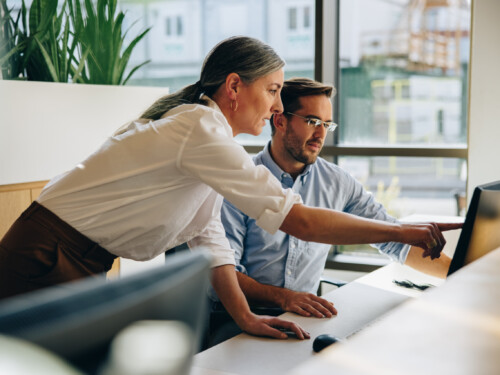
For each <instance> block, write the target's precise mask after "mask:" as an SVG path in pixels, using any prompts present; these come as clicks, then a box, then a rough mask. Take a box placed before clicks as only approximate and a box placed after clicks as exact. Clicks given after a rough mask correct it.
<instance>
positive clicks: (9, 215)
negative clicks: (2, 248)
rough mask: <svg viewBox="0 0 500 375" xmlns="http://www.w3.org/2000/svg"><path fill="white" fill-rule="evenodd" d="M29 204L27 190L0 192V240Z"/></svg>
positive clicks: (28, 191) (28, 192) (29, 198)
mask: <svg viewBox="0 0 500 375" xmlns="http://www.w3.org/2000/svg"><path fill="white" fill-rule="evenodd" d="M30 203H31V192H30V190H29V189H24V190H17V191H4V192H0V238H1V237H3V236H4V234H5V233H6V232H7V231H8V230H9V228H10V226H11V225H12V223H13V222H14V221H15V220H16V219H17V218H18V217H19V215H20V214H21V213H22V212H23V211H24V210H25V209H26V208H27V207H28V206H29V205H30Z"/></svg>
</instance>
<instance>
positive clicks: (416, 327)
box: [291, 249, 500, 375]
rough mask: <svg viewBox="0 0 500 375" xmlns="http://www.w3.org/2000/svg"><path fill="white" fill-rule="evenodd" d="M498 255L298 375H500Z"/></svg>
mask: <svg viewBox="0 0 500 375" xmlns="http://www.w3.org/2000/svg"><path fill="white" fill-rule="evenodd" d="M499 270H500V249H497V250H495V251H493V252H491V253H489V254H486V255H485V256H484V257H482V258H480V259H478V260H477V261H476V262H473V263H471V264H470V265H468V266H466V267H464V268H462V269H461V270H459V271H457V272H456V273H454V274H453V275H452V276H451V277H450V278H449V279H448V280H447V281H446V282H445V283H444V284H443V285H442V286H441V287H439V288H436V289H434V290H431V291H429V292H428V293H424V294H423V295H422V297H421V298H418V299H414V300H412V301H410V302H408V303H405V304H403V305H402V306H400V307H399V308H397V309H396V310H395V311H394V313H393V314H391V316H390V317H389V318H390V319H387V320H382V321H380V322H379V323H377V324H375V325H373V326H370V327H368V329H366V330H364V331H362V332H360V333H359V334H358V335H356V336H354V337H353V338H352V340H349V341H348V342H346V343H345V344H341V345H337V344H335V346H332V347H329V348H326V349H325V350H324V351H322V352H321V353H320V354H319V355H318V356H316V357H315V358H313V359H311V360H309V361H307V362H305V363H303V364H301V365H300V366H299V367H298V368H296V369H294V370H293V371H292V372H291V374H293V375H313V374H314V375H318V374H409V375H411V374H440V375H443V374H453V375H462V374H463V375H470V374H474V375H481V374H484V375H490V374H491V375H498V374H500V272H499Z"/></svg>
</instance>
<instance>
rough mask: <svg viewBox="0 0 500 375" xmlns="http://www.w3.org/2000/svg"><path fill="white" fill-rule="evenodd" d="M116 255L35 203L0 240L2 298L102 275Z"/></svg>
mask: <svg viewBox="0 0 500 375" xmlns="http://www.w3.org/2000/svg"><path fill="white" fill-rule="evenodd" d="M115 258H116V256H115V255H113V254H110V253H109V252H108V251H107V250H106V249H104V248H102V247H101V246H99V245H98V244H97V243H95V242H94V241H92V240H90V239H89V238H88V237H86V236H84V235H83V234H82V233H80V232H79V231H77V230H76V229H75V228H73V227H72V226H71V225H69V224H68V223H66V222H64V221H63V220H61V219H60V218H59V217H57V216H56V215H55V214H54V213H52V212H51V211H50V210H48V209H46V208H45V207H43V206H42V205H40V204H39V203H37V202H33V203H32V204H31V205H30V206H29V207H28V208H27V209H26V211H24V212H23V213H22V214H21V216H20V217H19V218H18V219H17V220H16V221H15V222H14V224H12V226H11V228H10V229H9V231H8V232H7V233H6V234H5V236H4V237H3V239H2V240H1V241H0V299H2V298H5V297H10V296H14V295H16V294H21V293H25V292H29V291H32V290H36V289H41V288H45V287H48V286H52V285H56V284H61V283H64V282H67V281H72V280H76V279H80V278H83V277H87V276H91V275H99V274H102V273H104V272H106V271H109V269H110V268H111V266H112V264H113V260H114V259H115Z"/></svg>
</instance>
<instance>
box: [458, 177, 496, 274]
mask: <svg viewBox="0 0 500 375" xmlns="http://www.w3.org/2000/svg"><path fill="white" fill-rule="evenodd" d="M487 190H498V191H500V180H499V181H494V182H490V183H487V184H483V185H479V186H477V187H476V188H475V189H474V193H473V195H472V199H471V201H470V204H469V208H468V210H467V214H466V216H465V221H464V225H463V227H462V232H461V233H460V237H459V239H458V243H457V247H456V249H455V253H454V254H453V258H452V260H451V264H450V267H449V269H448V276H450V275H451V274H453V273H454V272H456V271H457V270H459V269H460V268H462V267H463V266H464V265H465V260H466V258H467V251H468V249H469V244H470V240H471V236H472V232H473V230H474V223H475V221H476V217H477V212H478V209H479V206H480V202H481V193H482V192H483V191H487Z"/></svg>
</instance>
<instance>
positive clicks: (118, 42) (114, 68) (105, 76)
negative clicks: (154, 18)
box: [68, 0, 150, 85]
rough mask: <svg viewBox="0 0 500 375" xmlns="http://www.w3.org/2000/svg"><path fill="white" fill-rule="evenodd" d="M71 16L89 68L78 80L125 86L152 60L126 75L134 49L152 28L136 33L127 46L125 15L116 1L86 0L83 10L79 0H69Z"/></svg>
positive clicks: (85, 69) (134, 68)
mask: <svg viewBox="0 0 500 375" xmlns="http://www.w3.org/2000/svg"><path fill="white" fill-rule="evenodd" d="M68 4H69V9H70V17H71V20H72V23H73V26H74V30H75V36H76V37H77V39H78V41H79V48H80V49H81V51H80V55H81V56H83V60H84V62H85V67H84V69H83V71H82V74H81V76H79V77H78V79H77V82H83V83H94V84H108V85H124V84H126V83H127V81H128V80H129V78H130V77H131V76H132V74H134V73H135V72H136V71H137V69H139V68H140V67H142V66H143V65H145V64H147V63H148V62H149V60H148V61H145V62H143V63H141V64H139V65H137V66H135V67H133V68H132V69H131V70H130V72H129V74H128V75H127V76H126V77H125V70H126V68H127V64H128V62H129V59H130V56H131V54H132V51H133V49H134V48H135V46H136V45H137V43H139V42H140V41H141V40H142V38H143V37H144V36H145V35H146V34H147V33H148V32H149V30H150V28H148V29H146V30H144V31H143V32H142V33H141V34H139V35H138V36H136V37H135V38H134V39H133V40H132V42H131V43H130V44H129V45H128V46H125V44H124V42H125V36H126V34H127V32H128V30H126V31H125V32H123V30H122V25H123V20H124V17H125V14H124V13H123V12H117V1H116V0H97V3H96V5H94V3H93V2H92V1H91V0H84V6H85V8H84V9H82V7H81V4H80V1H79V0H70V1H69V3H68Z"/></svg>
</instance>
